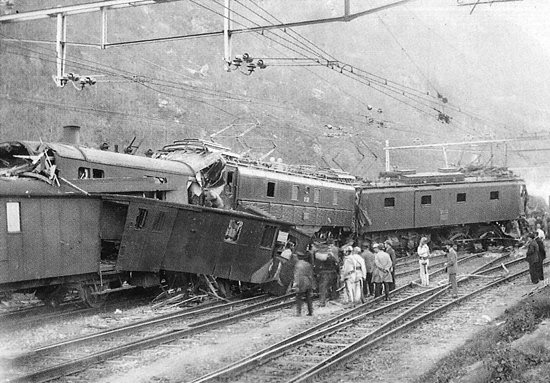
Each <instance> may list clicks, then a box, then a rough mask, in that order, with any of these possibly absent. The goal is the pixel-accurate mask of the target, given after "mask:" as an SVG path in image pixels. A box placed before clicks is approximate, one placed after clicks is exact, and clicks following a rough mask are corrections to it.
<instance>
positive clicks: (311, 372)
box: [287, 261, 549, 383]
mask: <svg viewBox="0 0 550 383" xmlns="http://www.w3.org/2000/svg"><path fill="white" fill-rule="evenodd" d="M510 263H513V264H515V263H517V261H512V262H510ZM548 263H549V262H545V264H548ZM494 269H498V267H495V268H493V270H494ZM484 272H488V270H486V271H484ZM528 272H529V270H521V271H519V272H517V273H514V274H510V275H508V276H504V277H501V278H499V279H498V280H496V281H493V282H491V283H488V284H486V285H484V286H482V287H480V288H478V289H476V290H474V291H472V292H470V293H468V294H466V295H464V296H462V297H460V298H456V299H453V300H451V301H450V302H448V303H444V304H443V305H441V306H439V307H436V308H435V309H433V310H431V311H429V312H427V313H426V314H423V315H421V316H419V317H417V318H414V319H412V320H411V321H409V322H407V323H404V324H402V325H401V326H399V327H397V328H395V329H393V330H391V331H389V332H387V333H385V334H381V335H379V336H372V335H371V334H368V335H367V336H365V337H363V338H361V339H359V340H358V341H356V342H355V343H353V344H352V345H351V346H348V347H347V348H345V349H344V350H341V351H340V352H338V353H336V354H334V355H332V356H331V357H330V358H327V359H325V360H324V361H322V362H321V363H318V364H317V365H315V366H313V367H311V368H310V369H308V370H307V371H305V372H303V373H301V374H299V375H297V376H295V377H294V378H292V379H291V380H288V381H287V383H291V382H292V383H297V382H307V381H311V380H312V379H313V378H314V377H316V376H319V375H320V374H322V373H324V372H327V371H328V370H330V369H331V368H332V367H334V366H336V365H337V364H340V363H342V362H345V361H347V360H349V359H352V358H354V357H356V356H357V355H356V354H357V353H359V352H361V351H363V350H365V349H366V348H369V347H372V346H373V345H375V344H377V343H379V342H380V341H382V340H384V339H386V338H389V337H391V336H394V335H397V334H399V333H401V332H403V331H404V330H407V329H410V328H412V327H413V326H415V325H416V324H418V323H420V322H422V321H425V320H427V319H429V318H431V317H432V316H434V315H436V314H438V313H440V312H442V311H444V310H446V309H448V308H449V307H451V306H453V305H456V304H458V303H460V302H462V301H465V300H467V299H470V298H472V297H474V296H476V295H478V294H480V293H482V292H484V291H486V290H489V289H491V288H493V287H495V286H497V285H499V284H501V283H503V282H506V281H510V280H512V279H515V278H517V277H519V276H521V275H524V274H527V273H528ZM467 279H468V280H469V279H471V277H468V278H467ZM465 280H466V279H464V281H465ZM449 288H450V286H448V285H447V286H446V287H445V288H444V289H443V290H442V291H441V292H438V293H436V294H434V295H433V296H432V297H430V298H429V299H427V300H426V302H427V301H430V300H435V298H437V297H439V296H442V295H443V294H444V293H445V292H446V290H448V289H449ZM422 306H423V307H424V306H425V305H422ZM413 312H414V310H411V314H412V313H413ZM397 319H398V318H396V320H392V321H391V322H393V324H395V323H397V322H398V321H399V320H402V319H405V318H404V316H403V317H401V318H399V320H397ZM384 327H386V328H387V327H389V326H387V325H384ZM376 332H377V333H378V331H376Z"/></svg>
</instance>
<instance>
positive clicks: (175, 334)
mask: <svg viewBox="0 0 550 383" xmlns="http://www.w3.org/2000/svg"><path fill="white" fill-rule="evenodd" d="M291 296H294V294H288V295H285V296H283V297H277V298H275V299H273V300H271V301H272V302H273V301H275V302H279V301H281V300H288V299H289V298H290V297H291ZM291 304H294V300H289V301H288V302H282V303H276V304H274V305H272V306H267V307H261V308H258V309H256V310H238V311H235V315H231V316H228V315H227V314H222V315H220V316H218V317H214V318H211V319H210V320H209V321H201V322H202V324H200V325H193V324H191V325H190V326H189V328H185V329H175V330H171V331H169V332H163V333H160V334H156V335H152V336H148V337H145V338H143V339H140V340H138V341H135V342H130V343H127V344H125V345H122V346H118V347H113V348H110V349H107V350H103V351H100V352H97V353H95V354H92V355H88V356H86V357H83V358H79V359H76V360H73V361H69V362H67V363H62V364H59V365H56V366H52V367H49V368H45V369H43V370H40V371H36V372H33V373H29V374H26V375H23V376H19V377H14V378H13V379H11V380H10V382H47V381H49V380H53V379H57V378H60V377H62V376H65V375H70V374H74V373H76V372H79V371H82V370H84V369H86V368H87V367H89V366H90V365H93V364H97V363H101V362H103V361H105V360H108V359H110V358H113V357H116V356H120V355H124V354H126V353H129V352H132V351H136V350H141V349H144V348H147V347H153V346H157V345H160V344H163V343H167V342H171V341H174V340H177V339H181V338H184V337H187V336H191V335H195V334H198V333H201V332H204V331H208V330H211V329H214V328H217V327H219V326H221V325H226V324H230V323H232V322H235V321H238V320H240V319H245V318H248V317H253V316H256V315H259V314H261V313H264V312H268V311H272V310H278V309H281V308H284V307H286V306H289V305H291ZM259 306H265V305H264V304H261V305H259ZM256 307H258V305H256ZM245 309H246V308H245ZM205 322H208V323H205ZM33 356H34V355H27V357H33ZM17 359H18V360H22V359H21V358H17Z"/></svg>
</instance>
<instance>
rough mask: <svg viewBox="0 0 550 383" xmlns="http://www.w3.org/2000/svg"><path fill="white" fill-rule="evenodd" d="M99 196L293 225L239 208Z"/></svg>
mask: <svg viewBox="0 0 550 383" xmlns="http://www.w3.org/2000/svg"><path fill="white" fill-rule="evenodd" d="M100 197H101V199H102V200H104V201H111V202H114V203H119V204H129V203H131V202H133V203H138V204H141V205H149V206H151V205H156V206H165V207H167V208H174V209H184V210H194V211H202V212H205V213H215V214H221V215H229V216H232V217H235V218H243V219H244V218H247V219H255V220H257V221H261V222H267V223H274V224H278V225H285V226H289V227H291V226H292V227H293V226H295V225H294V224H293V223H292V222H288V221H283V220H280V219H276V218H271V217H266V216H263V215H258V214H252V213H248V212H245V211H239V210H227V209H219V208H213V207H206V206H200V205H191V204H184V203H178V202H168V201H161V200H157V199H151V198H143V197H135V196H128V195H119V194H101V196H100Z"/></svg>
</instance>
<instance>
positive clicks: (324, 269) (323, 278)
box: [314, 246, 338, 307]
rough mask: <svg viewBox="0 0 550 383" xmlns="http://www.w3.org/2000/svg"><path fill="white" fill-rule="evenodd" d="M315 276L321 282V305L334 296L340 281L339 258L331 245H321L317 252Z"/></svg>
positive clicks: (315, 253)
mask: <svg viewBox="0 0 550 383" xmlns="http://www.w3.org/2000/svg"><path fill="white" fill-rule="evenodd" d="M314 255H315V276H316V277H317V280H318V282H319V299H320V301H321V303H320V305H321V307H324V306H325V305H326V302H327V299H330V298H332V297H333V296H334V294H335V291H336V290H337V287H336V283H338V258H337V257H335V256H334V254H333V252H332V251H331V249H330V246H319V247H318V248H317V249H316V250H315V252H314Z"/></svg>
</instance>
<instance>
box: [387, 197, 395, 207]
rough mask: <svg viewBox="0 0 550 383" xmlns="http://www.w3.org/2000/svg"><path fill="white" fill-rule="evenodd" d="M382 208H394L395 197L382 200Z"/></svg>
mask: <svg viewBox="0 0 550 383" xmlns="http://www.w3.org/2000/svg"><path fill="white" fill-rule="evenodd" d="M384 207H395V197H388V198H384Z"/></svg>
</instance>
